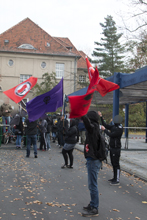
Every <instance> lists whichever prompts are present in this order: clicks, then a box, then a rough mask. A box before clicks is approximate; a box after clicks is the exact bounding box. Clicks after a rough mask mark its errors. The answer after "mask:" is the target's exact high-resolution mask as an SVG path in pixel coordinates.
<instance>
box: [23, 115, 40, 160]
mask: <svg viewBox="0 0 147 220" xmlns="http://www.w3.org/2000/svg"><path fill="white" fill-rule="evenodd" d="M25 124H26V141H27V150H26V157H29V156H30V147H31V144H33V149H34V157H35V158H37V157H38V156H37V120H36V121H32V122H30V121H29V119H26V121H25Z"/></svg>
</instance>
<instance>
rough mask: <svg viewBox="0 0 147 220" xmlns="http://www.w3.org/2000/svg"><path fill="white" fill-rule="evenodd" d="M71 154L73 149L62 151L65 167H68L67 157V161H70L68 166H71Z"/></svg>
mask: <svg viewBox="0 0 147 220" xmlns="http://www.w3.org/2000/svg"><path fill="white" fill-rule="evenodd" d="M72 153H73V149H71V150H65V149H62V154H63V157H64V161H65V165H68V156H69V160H70V166H72V165H73V154H72Z"/></svg>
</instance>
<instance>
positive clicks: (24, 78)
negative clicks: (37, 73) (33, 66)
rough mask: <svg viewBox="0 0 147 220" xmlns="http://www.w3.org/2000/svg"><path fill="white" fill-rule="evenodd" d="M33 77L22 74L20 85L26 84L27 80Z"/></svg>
mask: <svg viewBox="0 0 147 220" xmlns="http://www.w3.org/2000/svg"><path fill="white" fill-rule="evenodd" d="M31 76H32V75H22V74H20V83H22V82H24V81H25V80H27V79H29V78H30V77H31Z"/></svg>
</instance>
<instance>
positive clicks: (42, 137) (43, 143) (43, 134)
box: [40, 133, 47, 150]
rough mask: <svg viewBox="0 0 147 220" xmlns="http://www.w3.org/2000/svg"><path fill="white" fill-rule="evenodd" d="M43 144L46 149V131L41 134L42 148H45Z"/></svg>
mask: <svg viewBox="0 0 147 220" xmlns="http://www.w3.org/2000/svg"><path fill="white" fill-rule="evenodd" d="M43 146H44V150H46V148H47V145H46V139H45V133H41V135H40V150H43Z"/></svg>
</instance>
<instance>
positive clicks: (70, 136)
mask: <svg viewBox="0 0 147 220" xmlns="http://www.w3.org/2000/svg"><path fill="white" fill-rule="evenodd" d="M64 130H65V143H67V144H76V143H77V141H78V140H77V136H78V128H77V126H76V122H75V120H73V119H72V121H71V125H70V128H69V129H68V130H66V129H64Z"/></svg>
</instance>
